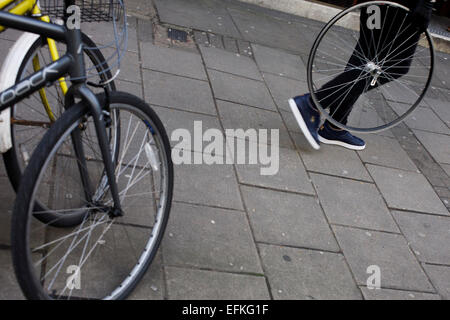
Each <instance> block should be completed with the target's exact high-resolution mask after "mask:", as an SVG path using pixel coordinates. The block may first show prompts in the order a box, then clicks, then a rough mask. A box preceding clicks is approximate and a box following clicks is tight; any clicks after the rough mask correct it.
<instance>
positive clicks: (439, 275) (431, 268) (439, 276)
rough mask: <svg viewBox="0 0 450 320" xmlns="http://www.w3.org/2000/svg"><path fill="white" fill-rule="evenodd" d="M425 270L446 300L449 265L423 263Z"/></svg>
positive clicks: (449, 286) (449, 297) (449, 288)
mask: <svg viewBox="0 0 450 320" xmlns="http://www.w3.org/2000/svg"><path fill="white" fill-rule="evenodd" d="M423 268H424V269H425V272H426V273H427V274H428V276H429V277H430V279H431V282H433V284H434V286H435V287H436V290H437V291H438V293H439V294H440V295H441V296H442V297H443V298H444V299H446V300H450V267H449V266H437V265H431V264H424V265H423Z"/></svg>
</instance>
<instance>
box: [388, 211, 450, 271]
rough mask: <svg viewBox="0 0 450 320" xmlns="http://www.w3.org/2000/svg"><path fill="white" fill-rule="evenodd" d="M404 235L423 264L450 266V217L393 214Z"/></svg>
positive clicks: (404, 213) (407, 213) (406, 213)
mask: <svg viewBox="0 0 450 320" xmlns="http://www.w3.org/2000/svg"><path fill="white" fill-rule="evenodd" d="M393 215H394V218H395V220H397V222H398V225H399V226H400V229H401V230H402V233H403V235H404V236H405V237H406V239H407V240H408V243H409V245H410V246H411V248H412V249H413V251H414V252H415V254H416V256H417V259H419V260H420V261H422V262H430V263H436V264H447V265H450V246H448V245H445V244H449V243H450V217H439V216H433V215H428V214H415V213H412V212H401V211H394V212H393Z"/></svg>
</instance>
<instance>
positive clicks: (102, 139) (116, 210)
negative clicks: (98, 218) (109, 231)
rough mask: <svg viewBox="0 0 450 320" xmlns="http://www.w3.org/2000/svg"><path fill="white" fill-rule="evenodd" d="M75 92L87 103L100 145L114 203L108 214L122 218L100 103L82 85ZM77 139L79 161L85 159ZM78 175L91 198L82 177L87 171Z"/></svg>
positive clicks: (75, 144)
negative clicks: (80, 175) (80, 176)
mask: <svg viewBox="0 0 450 320" xmlns="http://www.w3.org/2000/svg"><path fill="white" fill-rule="evenodd" d="M77 92H78V93H79V94H80V96H81V98H83V100H84V101H85V102H86V103H88V105H89V108H90V111H91V114H92V116H93V118H94V125H95V131H96V133H97V139H98V142H99V145H100V152H101V155H102V159H103V163H104V165H105V171H106V176H107V178H108V183H109V188H110V192H111V196H112V199H113V202H114V207H113V208H112V211H110V212H109V214H110V215H111V216H112V217H119V216H122V215H123V213H122V208H121V205H120V197H119V190H118V186H117V181H116V175H115V168H114V160H113V155H112V154H111V150H110V148H109V139H108V134H107V132H106V124H105V121H104V113H103V109H102V106H101V105H100V102H99V101H98V99H97V97H96V96H95V94H94V93H93V92H92V91H91V90H90V89H89V88H88V87H87V86H86V85H85V84H82V85H80V86H79V87H77ZM77 139H80V140H79V141H77V142H75V143H74V147H75V148H77V149H78V150H76V151H75V152H76V153H80V154H79V155H78V154H77V157H80V158H79V159H82V160H84V159H85V158H84V150H83V148H82V144H79V143H78V142H81V136H80V135H78V137H77ZM77 145H78V147H77ZM81 164H82V166H83V167H84V168H87V167H86V165H85V161H84V165H83V162H81ZM80 173H81V174H82V181H83V183H88V184H89V186H87V188H86V191H87V192H89V193H90V197H92V189H91V187H90V182H89V180H88V178H87V177H86V176H85V177H83V175H88V172H87V170H84V169H82V170H81V171H80ZM85 180H86V181H85Z"/></svg>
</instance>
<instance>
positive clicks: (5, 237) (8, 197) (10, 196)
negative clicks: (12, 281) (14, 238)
mask: <svg viewBox="0 0 450 320" xmlns="http://www.w3.org/2000/svg"><path fill="white" fill-rule="evenodd" d="M4 170H5V169H4V167H3V166H2V173H5V171H4ZM15 199H16V194H15V192H14V190H13V188H12V187H11V184H10V183H9V179H8V178H7V177H5V176H4V175H3V176H1V177H0V203H1V207H0V245H5V246H9V245H11V216H12V209H13V206H14V200H15ZM0 283H1V282H0Z"/></svg>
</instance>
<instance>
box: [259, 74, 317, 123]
mask: <svg viewBox="0 0 450 320" xmlns="http://www.w3.org/2000/svg"><path fill="white" fill-rule="evenodd" d="M263 76H264V80H265V82H266V84H267V87H268V88H269V90H270V93H271V94H272V96H273V99H274V100H275V103H276V104H277V106H278V108H280V109H282V110H285V111H287V112H289V113H291V109H290V108H289V103H288V101H289V99H290V98H293V97H295V96H298V95H302V94H304V93H307V92H308V91H309V90H308V85H307V84H306V82H303V81H298V80H293V79H289V78H285V77H280V76H276V75H273V74H269V73H263ZM291 114H292V113H291ZM292 117H294V116H293V115H292Z"/></svg>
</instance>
